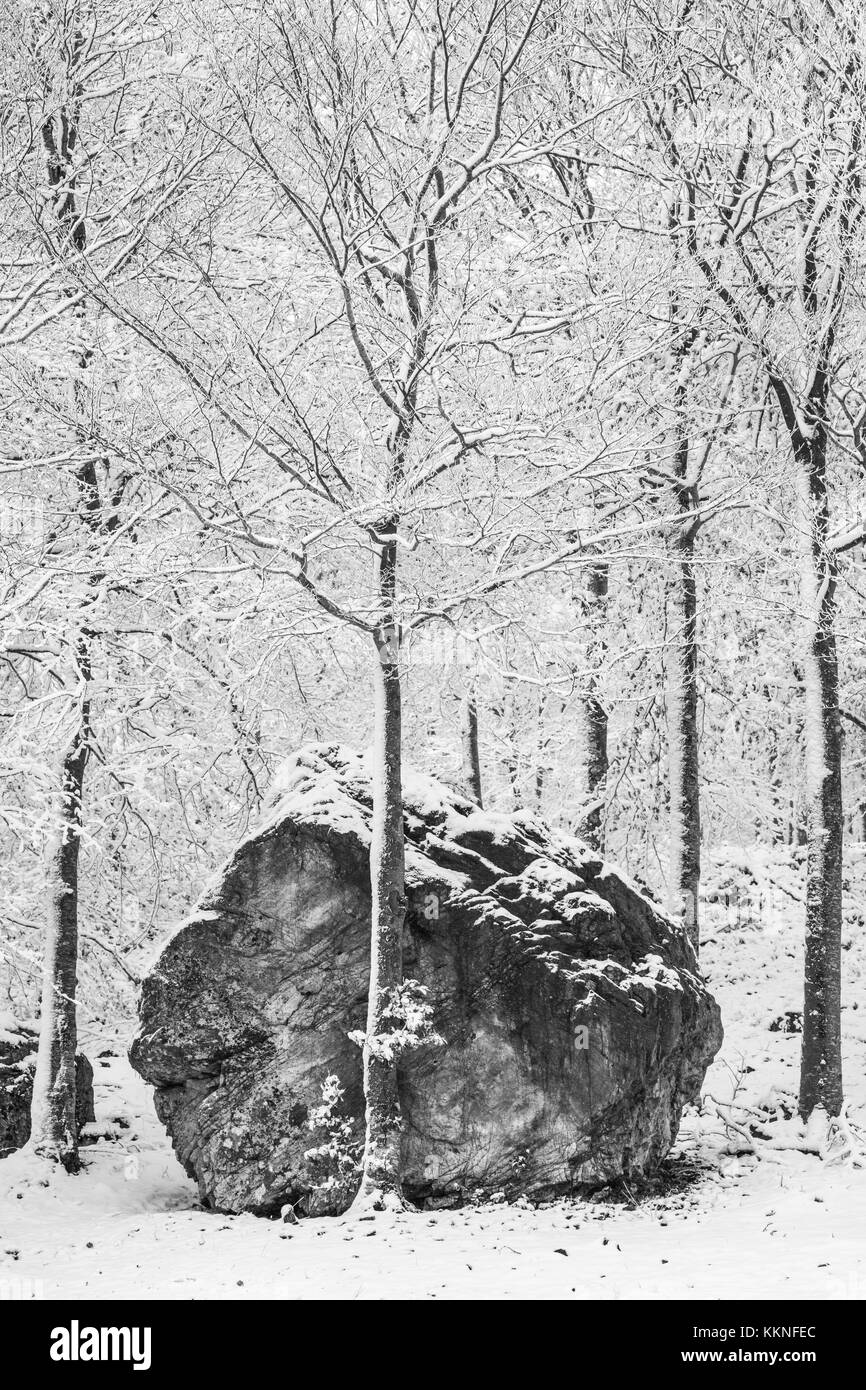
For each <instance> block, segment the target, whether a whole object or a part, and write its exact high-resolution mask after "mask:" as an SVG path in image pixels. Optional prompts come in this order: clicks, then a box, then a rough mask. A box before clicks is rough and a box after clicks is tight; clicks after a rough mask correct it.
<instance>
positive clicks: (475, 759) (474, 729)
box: [460, 691, 483, 806]
mask: <svg viewBox="0 0 866 1390" xmlns="http://www.w3.org/2000/svg"><path fill="white" fill-rule="evenodd" d="M460 753H461V781H462V784H463V790H464V792H465V793H466V795H467V796H468V797H470V798H471V800H472V801H476V802H477V803H478V805H479V806H481V805H483V803H482V800H481V758H480V756H479V752H478V706H477V704H476V702H475V695H474V694H473V692H472V691H467V692H466V694H465V695H464V696H463V699H462V701H461V704H460Z"/></svg>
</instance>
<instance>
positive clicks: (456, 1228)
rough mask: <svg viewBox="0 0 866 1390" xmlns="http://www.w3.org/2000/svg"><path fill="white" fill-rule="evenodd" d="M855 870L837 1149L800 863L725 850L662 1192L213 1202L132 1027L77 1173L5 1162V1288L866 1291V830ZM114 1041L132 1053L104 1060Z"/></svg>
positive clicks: (198, 1292) (10, 1292) (62, 1291)
mask: <svg viewBox="0 0 866 1390" xmlns="http://www.w3.org/2000/svg"><path fill="white" fill-rule="evenodd" d="M848 874H849V882H850V890H851V891H850V895H849V899H848V904H847V908H846V925H845V952H844V966H845V1011H844V1015H843V1018H844V1030H845V1067H846V1090H847V1094H848V1096H849V1108H848V1129H847V1132H845V1131H843V1132H842V1133H841V1134H839V1135H838V1136H837V1138H836V1140H835V1143H834V1145H833V1146H831V1149H830V1151H829V1152H826V1153H825V1155H824V1157H823V1158H821V1157H819V1156H817V1155H816V1154H812V1153H808V1152H803V1149H804V1148H808V1147H809V1143H810V1138H809V1137H806V1138H805V1139H804V1136H803V1134H802V1131H801V1128H800V1126H799V1124H798V1122H797V1121H796V1119H794V1118H790V1116H791V1114H792V1111H793V1110H794V1108H795V1095H796V1088H797V1067H798V1059H799V1046H800V1035H799V1032H798V1031H796V1029H797V1028H798V1019H797V1012H798V1010H799V1009H800V1001H801V983H800V971H801V950H800V945H799V935H800V930H801V921H802V904H801V902H800V901H798V899H799V898H800V894H801V889H800V884H799V879H798V874H797V870H796V866H795V865H794V864H793V863H792V862H791V861H786V860H785V859H784V858H782V857H780V856H779V855H778V854H777V855H775V856H774V857H772V858H771V857H770V856H768V855H766V854H759V853H756V852H755V851H754V850H746V851H743V852H742V853H737V852H735V851H733V850H729V851H726V852H725V854H723V855H720V856H718V857H717V859H716V862H715V863H714V865H713V868H712V872H711V873H710V874H709V875H708V887H709V890H710V892H711V894H715V895H717V896H721V895H723V894H725V893H726V892H727V894H728V897H729V899H730V897H731V896H732V895H739V902H730V901H729V902H728V903H727V904H725V903H724V902H721V901H720V902H717V903H715V904H708V905H707V906H706V908H705V946H704V952H703V962H704V968H705V970H706V972H707V974H708V976H709V978H710V980H711V982H712V985H713V988H714V990H715V992H716V995H717V997H718V999H719V1001H720V1004H721V1007H722V1014H723V1019H724V1023H725V1029H726V1039H725V1044H724V1047H723V1049H722V1052H721V1054H720V1056H719V1057H718V1059H717V1060H716V1063H715V1064H714V1066H713V1068H712V1071H711V1072H710V1074H709V1075H708V1077H707V1082H706V1088H705V1092H706V1094H705V1099H704V1104H703V1106H702V1108H701V1110H700V1112H698V1111H694V1112H690V1113H689V1114H688V1115H687V1116H686V1117H685V1120H684V1123H683V1128H682V1131H681V1134H680V1138H679V1142H678V1144H677V1147H676V1149H675V1151H674V1153H673V1154H672V1156H671V1158H670V1159H669V1161H668V1163H667V1164H666V1165H665V1168H664V1170H663V1172H662V1174H661V1175H660V1177H659V1180H658V1181H657V1183H655V1184H654V1185H653V1188H652V1190H649V1191H646V1192H643V1191H641V1192H636V1193H631V1194H629V1193H621V1194H619V1195H618V1197H617V1198H616V1200H614V1199H613V1198H612V1196H611V1194H607V1195H606V1197H605V1196H603V1197H601V1198H597V1199H594V1200H592V1201H583V1202H577V1201H559V1202H556V1203H552V1204H549V1205H544V1206H542V1207H539V1208H536V1209H533V1208H531V1207H529V1206H526V1207H519V1206H507V1205H504V1204H484V1205H479V1206H476V1207H471V1208H465V1209H463V1210H459V1211H440V1212H421V1213H418V1214H407V1215H400V1216H395V1215H388V1216H383V1217H379V1218H376V1219H375V1220H373V1221H348V1220H333V1219H331V1220H329V1219H322V1220H307V1221H302V1222H301V1223H300V1224H299V1225H296V1226H285V1225H283V1224H282V1223H281V1222H274V1221H267V1220H261V1219H257V1218H254V1217H249V1216H239V1217H230V1216H221V1215H217V1214H213V1213H209V1212H204V1211H201V1210H199V1209H198V1208H197V1206H196V1193H195V1188H194V1186H193V1184H192V1183H190V1182H189V1181H188V1180H187V1179H186V1177H185V1176H184V1174H183V1172H182V1170H181V1168H180V1167H179V1165H178V1164H177V1162H176V1160H175V1159H174V1157H173V1155H172V1152H171V1148H170V1146H169V1144H168V1141H167V1139H166V1137H165V1135H164V1133H163V1131H162V1129H161V1127H160V1125H159V1124H158V1122H157V1120H156V1118H155V1115H154V1113H153V1107H152V1104H151V1100H150V1097H149V1095H148V1092H147V1088H146V1087H145V1086H144V1085H143V1083H142V1082H141V1081H139V1079H138V1078H137V1077H136V1076H135V1075H134V1074H133V1073H132V1071H131V1070H130V1068H129V1066H128V1064H127V1062H126V1060H125V1056H124V1052H125V1048H124V1044H123V1041H122V1040H118V1039H106V1038H104V1037H103V1038H101V1039H95V1038H86V1039H85V1043H86V1046H87V1050H88V1051H89V1055H90V1056H91V1058H92V1059H93V1060H94V1064H95V1072H96V1075H95V1087H96V1109H97V1126H96V1130H97V1131H102V1136H103V1137H100V1138H99V1139H97V1141H96V1143H94V1144H93V1145H92V1146H90V1147H88V1148H86V1149H85V1150H84V1156H85V1160H86V1169H85V1171H84V1172H83V1173H82V1174H81V1175H79V1176H78V1177H75V1178H69V1177H67V1176H65V1175H62V1174H61V1175H56V1174H54V1173H49V1172H47V1171H44V1170H39V1169H36V1168H35V1167H34V1161H33V1159H32V1158H31V1157H30V1156H29V1155H26V1154H23V1153H22V1154H16V1155H13V1156H12V1157H10V1158H7V1159H5V1160H3V1161H2V1162H0V1297H7V1298H8V1297H25V1298H27V1297H45V1298H64V1299H65V1298H85V1299H87V1298H149V1297H154V1298H179V1299H194V1298H301V1299H303V1298H346V1299H355V1298H400V1299H405V1298H419V1299H422V1298H440V1299H441V1298H447V1299H455V1298H457V1299H472V1298H484V1299H491V1298H492V1299H511V1298H556V1299H559V1298H611V1299H616V1298H647V1299H672V1298H692V1299H694V1298H703V1299H719V1298H721V1299H727V1298H731V1299H754V1298H803V1297H805V1298H822V1299H862V1298H864V1297H866V1168H864V1167H862V1166H858V1163H857V1144H858V1141H860V1142H862V1130H863V1128H864V1127H866V932H864V925H863V923H864V916H866V854H864V852H863V851H862V850H861V849H859V848H858V847H854V849H853V850H852V851H850V852H849V855H848ZM749 887H750V894H749V899H748V900H744V892H745V890H746V889H747V888H749ZM788 1029H794V1030H795V1031H788ZM106 1048H110V1049H111V1050H112V1051H113V1052H114V1053H115V1055H114V1056H110V1057H105V1056H104V1057H101V1058H100V1057H99V1056H98V1053H99V1052H100V1051H103V1050H105V1049H106ZM852 1140H853V1148H854V1152H853V1154H852V1153H851V1152H849V1150H850V1149H851V1147H852ZM632 1199H633V1200H632Z"/></svg>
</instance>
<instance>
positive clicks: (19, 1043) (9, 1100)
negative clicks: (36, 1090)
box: [0, 1013, 95, 1158]
mask: <svg viewBox="0 0 866 1390" xmlns="http://www.w3.org/2000/svg"><path fill="white" fill-rule="evenodd" d="M38 1043H39V1025H38V1023H31V1022H29V1021H21V1020H19V1019H16V1018H14V1017H13V1016H12V1015H11V1014H9V1013H0V1158H5V1157H6V1155H7V1154H10V1153H12V1152H13V1150H15V1149H20V1148H22V1147H23V1146H24V1145H25V1144H26V1143H27V1140H28V1139H29V1138H30V1101H31V1098H32V1096H33V1072H34V1070H35V1067H36V1048H37V1046H38ZM75 1080H76V1107H75V1108H76V1114H77V1117H78V1129H79V1133H80V1131H81V1130H82V1129H83V1127H84V1126H85V1125H86V1124H88V1123H89V1122H90V1121H92V1120H93V1119H94V1118H95V1116H94V1113H93V1067H92V1066H91V1065H90V1062H89V1061H88V1060H87V1058H86V1057H85V1056H84V1054H83V1053H79V1054H78V1056H77V1057H76V1058H75Z"/></svg>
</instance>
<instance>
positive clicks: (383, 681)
mask: <svg viewBox="0 0 866 1390" xmlns="http://www.w3.org/2000/svg"><path fill="white" fill-rule="evenodd" d="M395 533H396V521H395V520H393V519H392V520H390V521H388V522H387V523H386V524H385V525H384V526H383V528H382V534H383V535H384V536H385V539H384V540H383V541H382V542H381V543H380V544H379V546H378V547H377V559H376V569H377V574H376V582H377V590H378V595H379V601H380V608H381V612H382V614H383V617H382V621H381V624H380V627H379V629H378V630H377V632H376V634H375V638H374V641H375V648H376V661H375V665H374V677H373V684H374V699H375V735H374V743H373V833H372V841H371V845H370V882H371V889H372V923H371V940H370V995H369V1002H368V1006H367V1032H366V1039H365V1042H364V1095H365V1098H366V1105H367V1109H366V1142H365V1148H364V1160H363V1176H362V1179H361V1187H360V1190H359V1192H358V1195H357V1197H356V1198H355V1202H354V1209H355V1210H358V1209H369V1208H372V1209H374V1210H381V1209H384V1208H386V1207H400V1206H402V1205H403V1202H402V1197H401V1190H400V1148H401V1131H400V1099H399V1094H398V1088H397V1064H396V1059H395V1057H394V1056H393V1054H392V1053H391V1051H390V1049H389V1046H388V1035H389V1033H390V1032H391V1030H392V1028H393V1026H394V1019H393V1016H392V1015H391V1013H390V1011H389V1006H390V1005H391V1003H392V1002H393V999H394V992H395V991H396V990H397V989H398V988H399V986H400V984H401V983H402V980H403V922H404V919H405V916H406V891H405V845H404V838H403V789H402V714H401V680H400V632H399V627H398V623H397V619H396V614H395V611H394V599H395V591H396V565H397V546H396V542H395V541H394V540H391V539H389V537H390V536H391V535H394V534H395Z"/></svg>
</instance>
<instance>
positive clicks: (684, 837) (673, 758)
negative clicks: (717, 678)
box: [666, 487, 701, 951]
mask: <svg viewBox="0 0 866 1390" xmlns="http://www.w3.org/2000/svg"><path fill="white" fill-rule="evenodd" d="M688 491H689V490H688V489H686V488H685V487H683V488H682V489H681V494H682V495H683V501H682V503H681V505H682V507H683V511H684V512H685V513H687V514H688V513H690V512H691V510H692V505H693V503H692V501H691V500H690V499H689V498H688V497H687V496H685V494H687V493H688ZM668 554H669V556H670V560H671V574H670V578H669V581H668V619H669V630H672V633H673V635H672V638H671V641H670V642H669V644H668V649H667V657H666V661H667V725H668V780H669V791H670V881H669V886H668V892H669V900H670V908H671V911H672V912H673V913H674V914H675V915H676V916H677V917H679V918H680V920H681V921H682V922H683V924H684V926H685V928H686V931H687V932H688V934H689V939H690V940H691V943H692V945H693V946H694V948H695V950H696V951H697V949H698V946H699V942H700V922H699V916H698V893H699V890H700V880H701V814H700V781H699V768H698V631H697V624H698V603H697V586H696V584H695V567H694V531H693V517H692V518H691V520H690V519H689V516H688V515H686V517H685V518H684V520H683V523H682V525H681V526H680V527H679V528H678V530H677V531H676V533H675V535H674V536H673V537H672V538H671V539H670V541H669V543H668Z"/></svg>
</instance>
